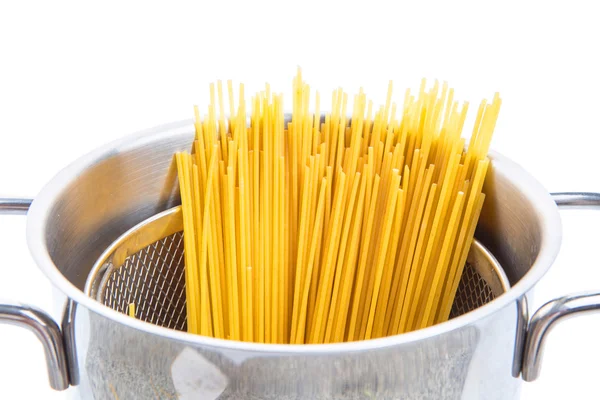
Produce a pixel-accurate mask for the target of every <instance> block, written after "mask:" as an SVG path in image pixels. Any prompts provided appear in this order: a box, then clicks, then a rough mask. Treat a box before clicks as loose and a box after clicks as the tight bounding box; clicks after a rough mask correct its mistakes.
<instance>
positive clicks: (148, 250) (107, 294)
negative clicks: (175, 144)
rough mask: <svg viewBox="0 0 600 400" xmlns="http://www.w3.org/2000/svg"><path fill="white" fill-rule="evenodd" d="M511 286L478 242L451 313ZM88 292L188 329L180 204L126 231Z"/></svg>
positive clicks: (156, 320)
mask: <svg viewBox="0 0 600 400" xmlns="http://www.w3.org/2000/svg"><path fill="white" fill-rule="evenodd" d="M508 288H509V283H508V279H507V278H506V275H505V274H504V271H503V270H502V268H501V267H500V265H499V264H498V261H497V260H496V259H495V258H494V257H493V256H492V255H491V253H489V251H488V250H487V249H485V247H483V245H481V244H480V243H479V242H477V241H474V243H473V245H472V246H471V250H470V252H469V256H468V258H467V264H466V265H465V268H464V271H463V274H462V277H461V281H460V283H459V286H458V290H457V293H456V297H455V299H454V303H453V305H452V311H451V314H450V317H451V318H454V317H457V316H459V315H462V314H465V313H467V312H469V311H472V310H474V309H476V308H478V307H481V306H483V305H484V304H487V303H488V302H490V301H492V300H494V299H495V298H496V297H498V296H500V295H501V294H502V293H504V292H505V291H507V290H508ZM85 292H86V294H88V295H89V296H91V297H92V298H94V299H96V300H97V301H99V302H101V303H102V304H104V305H105V306H107V307H110V308H111V309H113V310H115V311H118V312H121V313H124V314H127V312H128V306H129V304H131V303H135V305H136V318H137V319H139V320H142V321H145V322H149V323H152V324H156V325H159V326H162V327H166V328H171V329H176V330H179V331H185V330H186V327H187V326H186V301H185V274H184V257H183V223H182V214H181V208H180V207H175V208H172V209H169V210H167V211H164V212H162V213H160V214H157V215H155V216H154V217H152V218H149V219H147V220H145V221H143V222H142V223H140V224H138V225H136V226H135V227H133V228H132V229H130V230H129V231H127V232H126V233H124V234H123V235H122V236H121V237H120V238H119V239H118V240H116V241H115V242H114V243H113V244H112V245H111V246H110V247H109V248H108V249H107V250H106V251H105V252H104V253H103V254H102V256H101V257H100V258H99V259H98V261H97V262H96V264H95V265H94V267H93V268H92V271H91V273H90V275H89V276H88V279H87V283H86V288H85Z"/></svg>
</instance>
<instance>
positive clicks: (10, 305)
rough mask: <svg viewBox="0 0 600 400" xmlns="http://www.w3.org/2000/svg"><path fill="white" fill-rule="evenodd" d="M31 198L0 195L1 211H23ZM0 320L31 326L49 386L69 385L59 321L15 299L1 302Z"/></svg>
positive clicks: (2, 213) (2, 212) (57, 388)
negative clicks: (42, 359) (45, 368)
mask: <svg viewBox="0 0 600 400" xmlns="http://www.w3.org/2000/svg"><path fill="white" fill-rule="evenodd" d="M30 205H31V200H29V199H2V198H0V215H26V214H27V210H28V209H29V206H30ZM0 324H9V325H15V326H19V327H21V328H25V329H28V330H30V331H31V332H33V333H34V334H35V336H36V337H37V338H38V339H39V340H40V342H42V345H43V346H44V353H45V355H46V366H47V368H48V378H49V381H50V386H51V387H52V388H53V389H55V390H65V389H67V388H68V387H69V373H68V368H67V356H66V351H65V345H64V342H63V337H62V333H61V331H60V327H59V326H58V324H57V323H56V322H55V321H54V320H53V319H52V317H50V316H49V315H48V314H47V313H46V312H44V311H42V310H40V309H38V308H36V307H32V306H28V305H24V304H20V303H17V302H3V301H1V302H0Z"/></svg>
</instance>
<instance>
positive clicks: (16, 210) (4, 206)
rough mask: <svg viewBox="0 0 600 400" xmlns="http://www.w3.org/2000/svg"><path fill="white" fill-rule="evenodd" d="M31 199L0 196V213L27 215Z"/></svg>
mask: <svg viewBox="0 0 600 400" xmlns="http://www.w3.org/2000/svg"><path fill="white" fill-rule="evenodd" d="M32 202H33V200H31V199H12V198H0V215H27V211H29V207H31V203H32Z"/></svg>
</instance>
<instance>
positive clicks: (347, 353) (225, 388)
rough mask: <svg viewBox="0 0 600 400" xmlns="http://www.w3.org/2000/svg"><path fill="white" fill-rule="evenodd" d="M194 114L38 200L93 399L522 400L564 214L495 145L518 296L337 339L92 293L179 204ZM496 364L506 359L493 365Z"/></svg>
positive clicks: (35, 228)
mask: <svg viewBox="0 0 600 400" xmlns="http://www.w3.org/2000/svg"><path fill="white" fill-rule="evenodd" d="M193 137H194V128H193V124H192V121H184V122H181V123H175V124H171V125H169V126H163V127H159V128H156V129H153V130H149V131H146V132H142V133H138V134H135V135H132V136H129V137H126V138H123V139H122V140H119V141H117V142H114V143H111V144H108V145H106V146H104V147H102V148H100V149H98V150H96V151H94V152H92V153H90V154H88V155H86V156H84V157H82V158H80V159H79V160H78V161H76V162H75V163H73V164H72V165H70V166H69V167H67V168H66V169H64V170H63V171H62V172H60V173H59V174H58V175H57V176H56V177H55V178H54V179H52V181H50V182H49V183H48V185H47V186H46V187H45V188H44V189H43V190H42V192H41V193H40V194H39V195H38V196H37V197H36V200H35V201H34V202H33V204H32V208H31V210H30V212H29V215H28V226H27V237H28V244H29V247H30V250H31V253H32V255H33V257H34V259H35V260H36V262H37V263H38V265H39V267H40V269H41V270H42V271H43V272H44V273H45V274H46V275H47V276H48V278H49V279H50V281H51V282H52V284H53V285H54V286H55V287H56V288H57V289H58V290H57V307H58V311H61V312H64V306H65V304H66V300H68V299H70V300H72V301H73V302H74V303H76V309H77V311H76V312H75V313H74V315H73V319H72V324H71V325H72V328H71V329H72V332H73V334H72V337H73V343H74V344H73V346H75V347H76V349H77V353H76V359H77V361H76V362H77V366H76V367H77V368H78V371H79V378H80V382H79V385H78V386H77V387H75V388H74V389H72V390H70V392H72V393H73V396H74V397H76V398H83V399H105V398H106V399H114V398H115V394H116V395H118V396H119V398H156V397H158V398H169V396H175V394H180V396H181V397H182V398H186V397H188V398H206V399H216V398H217V397H218V398H220V399H235V398H244V399H253V398H257V399H258V398H260V399H302V398H310V399H329V398H335V399H346V398H347V399H357V398H365V397H367V398H368V397H372V398H381V399H386V398H391V399H394V398H403V399H428V398H433V399H459V398H463V399H480V398H489V399H505V398H506V399H511V398H515V397H517V396H518V394H519V390H520V385H521V380H520V379H515V378H513V376H512V373H511V372H512V369H513V364H514V359H515V343H516V341H517V335H516V334H515V332H516V331H517V321H518V320H519V316H518V308H517V300H519V299H521V298H522V297H523V295H524V294H525V293H527V292H528V291H530V290H531V289H532V288H533V287H534V285H535V284H536V282H537V281H538V280H539V279H540V278H541V277H542V276H543V274H544V273H545V271H546V270H547V269H548V268H549V267H550V266H551V264H552V262H553V261H554V258H555V256H556V253H557V251H558V248H559V245H560V231H561V230H560V219H559V215H558V211H557V207H556V205H555V204H554V202H553V201H552V199H551V197H550V195H549V194H548V193H547V191H546V190H545V189H544V188H543V187H542V186H541V185H539V183H537V182H536V181H535V180H534V179H533V178H532V177H531V176H530V175H529V174H528V173H527V172H526V171H524V170H523V169H522V168H520V167H519V166H517V165H516V164H514V163H512V162H511V161H509V160H508V159H506V158H505V157H503V156H501V155H499V154H496V153H492V154H491V159H492V162H491V168H490V170H489V171H488V174H487V177H486V182H485V186H484V191H485V193H486V194H487V199H486V203H485V205H484V210H483V212H482V216H481V218H480V224H479V227H478V231H477V233H476V237H477V238H478V240H480V241H481V242H482V244H483V245H484V246H485V247H486V248H488V249H489V250H490V251H491V252H492V254H494V256H495V257H496V258H497V259H498V261H499V262H500V264H501V265H502V267H503V269H504V270H505V272H506V274H507V276H508V278H509V280H510V282H511V287H512V288H511V290H509V291H508V292H506V293H505V294H503V295H501V296H500V297H498V298H497V299H495V300H494V301H492V302H489V303H487V304H485V305H483V306H481V307H479V308H477V309H475V310H473V311H471V312H468V313H466V314H463V315H461V316H458V317H456V318H454V319H452V320H450V321H448V322H445V323H442V324H438V325H435V326H433V327H429V328H426V329H422V330H418V331H415V332H410V333H407V334H403V335H397V336H391V337H386V338H381V339H375V340H368V341H361V342H353V343H339V344H327V345H270V344H259V343H243V342H236V341H229V340H220V339H213V338H206V337H202V336H198V335H190V334H187V333H185V332H180V331H176V330H174V329H167V328H164V327H160V326H157V325H155V324H149V323H146V322H143V321H140V320H138V319H134V318H130V317H128V316H126V315H123V314H122V313H120V312H117V311H115V310H112V309H110V308H109V307H106V306H104V305H102V304H101V303H99V302H97V301H95V300H94V299H92V298H90V297H88V296H86V295H85V293H84V292H83V289H84V285H85V279H86V277H87V276H88V275H89V273H90V271H91V270H92V267H93V265H94V262H95V261H96V260H98V258H99V257H100V256H101V254H102V252H103V251H104V250H105V249H106V248H108V247H109V246H110V244H111V243H113V242H114V241H115V240H117V239H118V238H119V237H120V236H121V235H122V234H123V233H124V232H126V231H127V230H128V229H130V227H132V226H135V225H136V224H138V223H140V222H142V221H144V220H146V219H148V218H150V217H152V216H154V215H156V214H158V213H160V212H162V211H165V210H167V209H169V208H172V207H174V206H176V205H178V204H179V202H180V201H179V194H178V186H177V181H176V168H175V163H174V162H173V153H174V152H176V151H179V150H184V149H188V148H189V146H190V143H191V142H192V140H193ZM490 360H493V362H490Z"/></svg>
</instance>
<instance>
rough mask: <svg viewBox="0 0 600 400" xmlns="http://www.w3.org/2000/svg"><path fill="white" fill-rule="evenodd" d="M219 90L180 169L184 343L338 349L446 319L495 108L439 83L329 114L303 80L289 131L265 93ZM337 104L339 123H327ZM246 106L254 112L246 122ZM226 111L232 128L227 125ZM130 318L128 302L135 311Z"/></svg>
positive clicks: (361, 100)
mask: <svg viewBox="0 0 600 400" xmlns="http://www.w3.org/2000/svg"><path fill="white" fill-rule="evenodd" d="M226 83H227V85H226V87H224V85H223V83H222V82H221V81H218V82H216V83H215V84H211V85H210V92H209V93H210V103H209V105H208V107H207V108H206V109H204V111H203V110H201V109H200V107H197V106H196V107H194V110H193V112H194V117H195V121H194V140H193V143H192V146H191V153H192V154H189V153H187V152H180V153H177V155H176V158H175V161H176V166H177V172H178V176H179V188H180V194H181V214H180V215H181V218H182V221H183V230H184V239H183V242H184V250H185V255H184V261H185V284H186V286H185V291H186V307H187V313H186V316H187V329H188V331H189V332H191V333H195V334H201V335H205V336H214V337H217V338H225V339H232V340H243V341H254V342H263V343H295V344H303V343H330V342H342V341H354V340H364V339H370V338H374V337H381V336H385V335H392V334H397V333H402V332H408V331H411V330H414V329H421V328H425V327H427V326H430V325H433V324H436V323H440V322H443V321H445V320H447V319H448V317H449V313H450V309H451V307H452V303H453V299H454V296H455V294H456V291H457V288H458V283H459V282H460V278H461V276H462V272H463V268H464V264H465V262H466V258H467V254H468V252H469V249H470V247H471V244H472V242H473V236H474V232H475V228H476V226H477V221H478V219H479V215H480V213H481V210H482V207H483V202H484V198H485V195H484V194H483V193H482V190H483V183H484V181H485V176H486V172H487V170H488V166H489V160H488V159H487V153H488V150H489V146H490V143H491V140H492V134H493V131H494V129H495V126H496V121H497V118H498V114H499V110H500V106H501V103H502V100H501V99H500V97H499V96H498V94H496V95H495V96H494V97H493V99H492V101H491V102H487V101H483V102H482V103H481V105H480V107H479V108H478V110H477V111H476V116H475V124H474V126H473V127H471V128H469V131H470V133H471V137H470V139H469V140H468V145H467V146H466V147H465V142H466V141H465V139H464V138H463V137H461V135H462V132H463V128H464V125H465V120H466V117H467V111H468V103H464V104H459V103H458V101H457V100H455V92H454V89H452V88H450V87H449V86H448V84H447V83H446V82H442V83H438V82H437V81H436V82H435V83H434V84H433V85H432V86H430V87H428V86H427V82H426V81H425V80H423V81H422V82H421V85H420V87H419V88H418V91H416V92H415V91H412V92H411V91H410V90H407V91H406V92H405V93H404V104H402V105H397V104H396V103H395V101H394V96H393V92H392V88H393V85H392V83H391V82H390V84H389V85H388V90H387V94H386V98H385V103H384V105H382V106H380V107H376V106H375V105H374V104H373V102H372V101H371V100H369V99H368V98H367V96H366V94H365V93H364V91H363V90H362V89H360V90H359V92H358V94H357V95H356V96H353V97H351V96H349V95H348V94H347V93H345V92H344V91H343V90H342V89H336V90H335V91H334V92H333V93H332V97H331V101H330V102H329V101H323V99H322V98H321V96H320V95H319V94H318V93H316V95H315V96H314V107H311V102H313V100H311V99H312V98H313V96H312V94H311V89H310V86H309V85H308V84H307V83H306V82H305V81H304V79H303V76H302V73H301V71H300V69H299V70H298V74H297V75H296V77H295V78H294V80H293V85H292V89H293V93H292V105H291V108H292V113H291V118H289V119H286V118H284V114H283V110H284V104H283V95H281V94H278V93H275V92H273V91H272V90H271V87H270V86H269V85H266V86H265V88H264V90H263V91H262V92H259V93H257V94H256V95H255V96H253V97H252V98H251V99H250V101H249V102H248V103H247V102H246V99H245V93H244V86H243V85H240V86H239V90H238V93H237V98H236V90H235V88H234V85H233V83H232V82H231V81H227V82H226ZM326 104H330V107H331V110H330V112H326V113H325V114H324V115H321V114H320V113H321V110H322V109H323V108H324V107H325V105H326ZM247 105H248V108H246V107H247ZM226 112H227V113H228V115H226ZM128 312H129V313H130V315H134V313H135V306H134V305H133V303H132V304H131V305H130V307H129V308H128Z"/></svg>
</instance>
